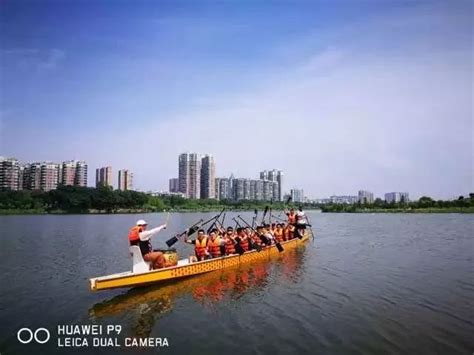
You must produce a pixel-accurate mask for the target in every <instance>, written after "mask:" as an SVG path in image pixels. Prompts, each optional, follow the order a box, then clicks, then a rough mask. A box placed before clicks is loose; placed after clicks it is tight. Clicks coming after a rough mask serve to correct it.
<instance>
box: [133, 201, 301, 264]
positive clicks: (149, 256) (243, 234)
mask: <svg viewBox="0 0 474 355" xmlns="http://www.w3.org/2000/svg"><path fill="white" fill-rule="evenodd" d="M285 214H286V215H287V218H288V219H287V221H286V222H285V223H263V221H262V224H261V225H258V226H257V227H256V228H254V227H253V226H251V225H250V224H248V223H247V222H245V221H244V220H243V219H241V221H242V222H243V223H242V224H239V223H238V221H237V220H236V228H234V227H227V228H224V226H223V225H222V224H221V223H218V218H216V219H215V221H214V223H213V226H212V227H211V228H210V229H209V230H208V231H207V233H206V231H205V230H204V229H202V228H199V229H198V230H197V237H196V239H192V240H191V239H189V236H188V234H189V232H188V231H186V232H185V233H183V234H182V235H184V241H185V242H186V243H188V244H193V245H194V251H195V259H196V260H197V261H202V260H206V259H212V258H219V257H221V256H225V255H233V254H243V253H245V252H247V251H251V250H254V249H256V250H258V251H261V249H263V248H265V247H268V246H271V245H273V244H277V246H280V243H282V242H284V241H287V240H291V239H293V238H297V237H299V238H301V237H302V236H303V234H304V232H305V229H306V226H307V225H308V222H307V219H306V216H305V214H304V212H303V211H302V209H301V208H300V209H299V210H298V211H297V212H295V211H294V210H293V209H291V210H290V211H288V212H286V211H285ZM279 221H283V219H281V218H279ZM216 222H217V223H216ZM252 224H253V223H252ZM162 229H166V224H163V225H161V226H159V227H156V228H153V229H150V230H147V223H146V222H145V221H144V220H139V221H137V223H136V225H135V226H134V227H132V228H131V229H130V231H129V235H128V239H129V242H130V245H137V246H139V247H140V251H141V253H142V256H143V259H144V260H145V261H147V262H150V263H151V265H152V267H153V268H154V269H159V268H162V267H164V266H165V259H164V256H163V253H162V252H161V251H154V250H153V248H152V245H151V242H150V238H151V236H153V235H154V234H156V233H158V232H159V231H160V230H162ZM190 230H191V229H190ZM175 238H176V237H175ZM176 240H177V239H176Z"/></svg>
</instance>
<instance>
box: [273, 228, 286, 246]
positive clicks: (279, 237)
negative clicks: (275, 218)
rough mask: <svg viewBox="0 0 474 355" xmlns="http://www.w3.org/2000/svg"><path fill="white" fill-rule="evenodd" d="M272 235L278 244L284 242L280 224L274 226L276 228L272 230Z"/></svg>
mask: <svg viewBox="0 0 474 355" xmlns="http://www.w3.org/2000/svg"><path fill="white" fill-rule="evenodd" d="M273 234H274V235H275V239H276V240H277V241H278V242H279V243H281V242H283V241H284V240H285V239H284V237H283V225H282V224H281V223H278V224H277V225H276V228H275V229H274V230H273Z"/></svg>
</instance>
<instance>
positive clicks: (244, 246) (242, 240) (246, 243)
mask: <svg viewBox="0 0 474 355" xmlns="http://www.w3.org/2000/svg"><path fill="white" fill-rule="evenodd" d="M239 238H240V246H241V247H242V249H243V250H244V251H248V250H249V240H248V238H247V237H241V236H239Z"/></svg>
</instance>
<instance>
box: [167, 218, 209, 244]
mask: <svg viewBox="0 0 474 355" xmlns="http://www.w3.org/2000/svg"><path fill="white" fill-rule="evenodd" d="M202 221H203V220H202V219H201V220H199V221H198V222H197V223H195V224H193V225H192V226H191V227H189V228H188V229H187V230H186V231H184V232H183V233H180V234H177V235H175V236H174V237H172V238H170V239H168V240H167V241H166V245H167V246H168V248H170V247H171V246H172V245H174V244H175V243H176V242H177V241H178V240H179V238H181V237H182V236H184V235H186V233H187V234H188V235H191V234H194V233H196V231H197V230H199V228H201V226H200V225H199V223H201V222H202Z"/></svg>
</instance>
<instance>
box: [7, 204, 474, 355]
mask: <svg viewBox="0 0 474 355" xmlns="http://www.w3.org/2000/svg"><path fill="white" fill-rule="evenodd" d="M208 215H210V214H190V213H188V214H173V215H171V218H170V222H169V228H168V230H166V231H165V232H164V233H161V234H159V235H158V236H157V237H155V238H154V247H164V246H165V244H164V240H166V239H167V238H169V237H170V235H171V234H173V233H176V232H178V231H180V230H181V229H182V226H186V225H189V224H192V223H194V222H195V221H196V220H198V219H199V218H201V217H202V216H208ZM243 215H247V216H250V214H245V213H244V214H243ZM309 215H310V217H311V219H312V222H313V225H314V229H315V232H316V239H315V241H314V243H313V242H309V243H307V244H306V246H305V247H302V248H300V249H297V250H295V251H289V252H285V253H282V254H281V255H280V256H278V257H275V258H274V259H273V260H270V261H265V262H261V263H258V264H254V265H249V266H244V267H240V268H237V269H234V270H229V271H224V272H215V273H210V274H206V275H202V276H198V277H195V278H190V279H187V280H184V281H181V282H175V283H171V284H166V285H164V286H152V287H146V288H140V289H133V290H127V289H124V290H112V291H103V292H98V293H91V292H90V291H89V285H88V279H89V278H90V277H96V276H102V275H107V274H112V273H116V272H120V271H127V270H129V269H130V267H131V262H130V259H129V255H128V247H127V231H128V228H129V227H130V226H131V225H133V224H134V222H135V220H137V219H138V218H140V217H145V219H147V220H148V221H149V223H150V224H151V225H152V226H153V225H156V224H159V223H161V222H163V221H164V215H162V214H149V215H144V216H139V215H110V216H100V215H97V216H90V215H89V216H87V215H79V216H72V215H68V216H3V217H2V216H0V238H1V248H0V260H1V262H0V265H1V275H2V279H1V284H0V314H1V322H0V353H1V354H2V355H4V354H32V353H34V354H55V353H63V354H66V353H71V352H73V353H74V351H73V350H74V349H71V348H69V349H65V348H58V347H57V343H56V342H55V341H56V340H55V341H53V342H48V343H47V344H45V345H32V344H29V345H22V344H20V343H19V342H18V341H17V339H16V332H17V330H18V329H20V328H22V327H25V326H26V327H30V328H33V329H35V328H38V327H46V328H48V329H49V330H51V331H52V332H55V330H56V326H57V325H59V324H120V325H122V326H123V327H124V331H123V332H124V334H125V336H140V337H166V338H167V339H168V341H169V347H168V348H159V349H156V348H152V349H149V350H146V349H141V350H137V349H125V348H122V349H123V350H122V351H123V352H126V353H130V354H132V353H140V354H141V353H155V354H156V353H158V352H159V353H167V354H222V353H227V354H236V353H241V354H316V353H321V354H382V353H383V354H401V353H416V354H472V353H473V351H474V340H473V336H472V334H474V321H473V319H474V317H473V316H474V301H473V300H474V264H473V255H474V244H473V241H474V238H473V235H474V233H473V232H474V231H473V228H474V216H472V215H459V214H427V215H419V214H413V215H404V214H316V213H314V214H311V213H310V214H309ZM231 217H232V214H228V216H227V220H228V221H230V220H231ZM249 219H250V218H249ZM178 252H179V254H180V255H181V256H187V255H190V254H192V248H190V247H189V246H186V245H183V244H181V245H178ZM122 335H123V334H122ZM76 352H77V353H79V352H80V353H81V354H92V353H118V350H117V349H104V348H102V349H95V348H83V349H80V350H76Z"/></svg>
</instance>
